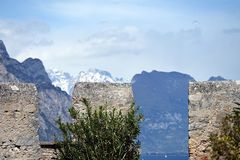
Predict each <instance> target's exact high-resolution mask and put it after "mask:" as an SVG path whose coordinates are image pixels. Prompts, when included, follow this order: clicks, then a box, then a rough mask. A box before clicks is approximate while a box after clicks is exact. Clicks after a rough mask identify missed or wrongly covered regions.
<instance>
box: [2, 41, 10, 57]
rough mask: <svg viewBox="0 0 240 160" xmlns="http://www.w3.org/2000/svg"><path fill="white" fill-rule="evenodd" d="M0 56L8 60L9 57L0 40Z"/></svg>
mask: <svg viewBox="0 0 240 160" xmlns="http://www.w3.org/2000/svg"><path fill="white" fill-rule="evenodd" d="M0 56H1V57H2V58H3V59H5V58H9V55H8V53H7V50H6V47H5V45H4V43H3V41H2V40H0Z"/></svg>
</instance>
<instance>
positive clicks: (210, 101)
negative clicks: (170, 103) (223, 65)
mask: <svg viewBox="0 0 240 160" xmlns="http://www.w3.org/2000/svg"><path fill="white" fill-rule="evenodd" d="M239 82H240V81H215V82H210V81H209V82H191V83H190V85H189V154H190V160H201V159H206V160H207V159H210V157H209V153H210V147H209V135H210V133H212V132H215V131H216V130H217V129H218V128H219V125H220V122H221V119H222V118H223V117H224V116H225V115H226V114H227V113H231V111H232V109H233V107H236V106H237V105H236V104H235V102H238V103H239V102H240V83H239Z"/></svg>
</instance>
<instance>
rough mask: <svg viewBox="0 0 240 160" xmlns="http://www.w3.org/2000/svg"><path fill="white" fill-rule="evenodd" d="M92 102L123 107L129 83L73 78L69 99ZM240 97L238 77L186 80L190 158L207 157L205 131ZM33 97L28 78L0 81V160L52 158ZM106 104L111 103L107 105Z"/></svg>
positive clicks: (214, 126)
mask: <svg viewBox="0 0 240 160" xmlns="http://www.w3.org/2000/svg"><path fill="white" fill-rule="evenodd" d="M83 97H84V98H87V99H89V100H90V102H91V103H92V105H93V106H99V105H105V104H107V105H108V106H109V107H116V108H119V109H121V110H122V111H124V112H125V111H127V110H128V108H129V106H130V105H131V103H132V102H133V95H132V89H131V85H130V84H111V83H77V84H76V85H75V89H74V92H73V99H72V104H73V106H74V107H76V108H77V109H80V110H84V106H83V105H82V103H81V102H80V99H81V98H83ZM235 102H238V103H240V81H217V82H191V83H190V84H189V154H190V160H207V159H210V157H209V153H210V147H209V141H208V138H209V134H210V133H212V132H214V131H216V130H217V129H218V128H219V124H220V122H221V119H222V118H223V117H224V116H225V115H226V113H230V112H231V111H232V109H233V107H236V106H237V105H236V104H235ZM37 103H38V99H37V90H36V87H35V86H34V85H32V84H23V83H7V84H4V83H2V84H0V160H5V159H18V160H25V159H33V160H35V159H42V160H48V159H55V158H56V151H55V149H56V145H55V144H54V143H48V142H44V143H43V142H42V143H41V144H40V142H39V138H38V135H37V130H38V124H39V123H38V118H37V109H38V107H37V106H38V105H37ZM109 109H112V108H109Z"/></svg>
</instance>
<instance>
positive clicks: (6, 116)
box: [0, 83, 41, 160]
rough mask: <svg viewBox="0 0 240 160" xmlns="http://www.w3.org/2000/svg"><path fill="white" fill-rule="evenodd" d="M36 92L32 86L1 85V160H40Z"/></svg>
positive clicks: (18, 84)
mask: <svg viewBox="0 0 240 160" xmlns="http://www.w3.org/2000/svg"><path fill="white" fill-rule="evenodd" d="M37 130H38V119H37V90H36V87H35V86H34V85H33V84H23V83H8V84H0V159H1V160H3V159H17V160H27V159H31V160H34V159H39V158H40V155H41V154H40V145H39V138H38V134H37Z"/></svg>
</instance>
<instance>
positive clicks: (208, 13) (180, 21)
mask: <svg viewBox="0 0 240 160" xmlns="http://www.w3.org/2000/svg"><path fill="white" fill-rule="evenodd" d="M0 4H1V12H0V39H2V40H3V41H4V42H5V45H6V46H7V49H8V51H9V54H10V55H11V56H12V57H14V58H17V59H18V60H20V61H23V60H24V59H26V58H28V57H33V58H40V59H41V60H42V61H43V62H44V65H45V67H46V68H47V69H51V68H57V69H60V70H63V71H66V72H70V73H72V74H77V73H78V72H79V71H81V70H87V69H88V68H98V69H103V70H107V71H110V72H111V73H112V74H113V75H114V76H117V77H124V78H127V79H130V78H131V77H132V76H133V75H134V74H136V73H140V72H141V71H143V70H145V71H152V70H158V71H179V72H183V73H188V74H190V75H192V76H193V77H194V78H195V79H197V80H206V79H208V78H209V77H210V76H212V75H222V76H224V77H225V78H229V79H240V71H239V69H240V63H239V60H240V53H239V52H240V10H239V8H240V1H238V0H201V1H200V0H171V1H170V0H164V1H163V0H155V1H154V0H102V1H99V0H95V1H90V0H88V1H83V0H78V1H73V0H68V1H63V0H62V1H61V0H52V1H49V0H35V1H30V0H8V1H5V0H1V3H0Z"/></svg>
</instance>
